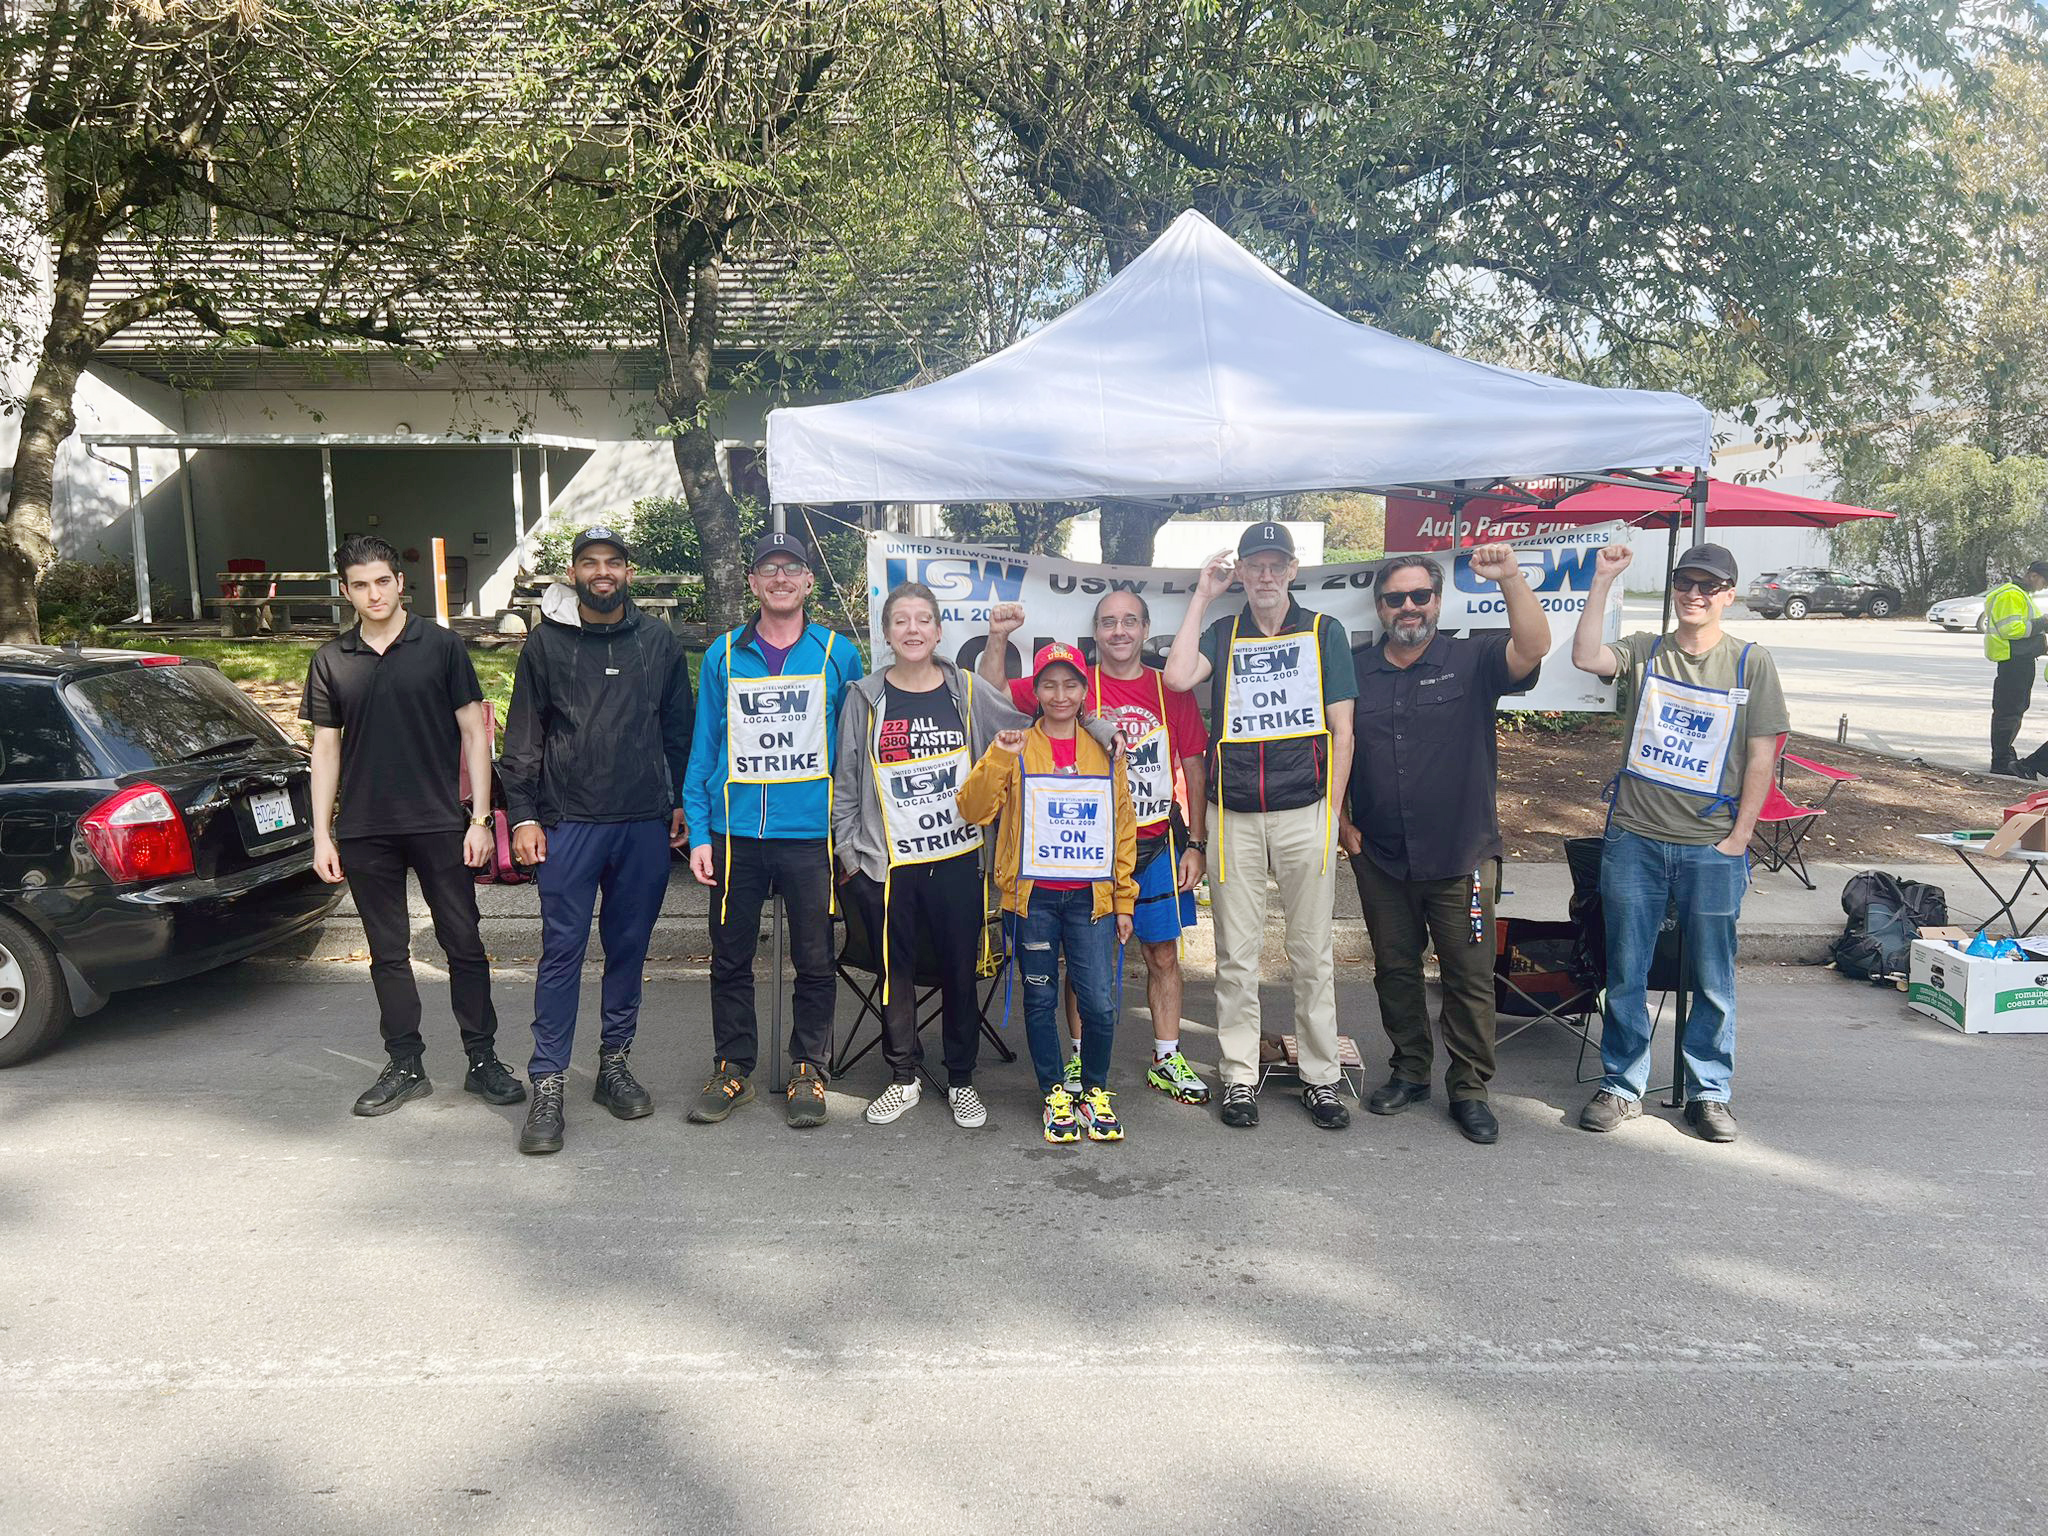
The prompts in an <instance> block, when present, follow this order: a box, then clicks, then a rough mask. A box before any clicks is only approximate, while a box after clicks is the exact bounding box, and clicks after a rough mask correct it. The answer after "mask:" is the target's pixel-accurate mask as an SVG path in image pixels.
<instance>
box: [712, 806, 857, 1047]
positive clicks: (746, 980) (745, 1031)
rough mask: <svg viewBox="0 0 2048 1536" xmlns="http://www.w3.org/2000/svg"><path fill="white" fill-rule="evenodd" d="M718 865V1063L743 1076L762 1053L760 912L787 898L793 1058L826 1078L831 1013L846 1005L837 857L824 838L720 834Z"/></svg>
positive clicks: (715, 843)
mask: <svg viewBox="0 0 2048 1536" xmlns="http://www.w3.org/2000/svg"><path fill="white" fill-rule="evenodd" d="M728 843H729V844H730V845H731V857H732V870H731V876H730V879H731V884H730V885H728V884H727V878H728V877H727V871H726V855H727V845H728ZM711 867H712V869H713V870H714V871H716V873H717V878H718V883H717V884H716V885H714V886H712V888H711V1038H712V1041H713V1043H714V1047H715V1049H716V1051H717V1055H718V1059H719V1060H720V1061H723V1062H727V1063H729V1064H730V1065H731V1067H732V1070H733V1071H735V1072H737V1073H739V1074H740V1075H741V1076H743V1077H744V1076H748V1075H750V1074H751V1073H752V1072H753V1070H754V1066H755V1063H756V1061H757V1060H758V1058H759V1056H760V1049H761V1046H760V1034H759V1027H758V1025H757V1024H756V1023H755V1019H754V954H755V952H756V951H757V950H759V949H760V947H761V909H762V907H764V906H765V905H767V903H768V900H769V898H770V897H771V896H774V895H780V896H781V897H782V905H783V908H784V910H785V911H787V912H788V914H789V954H790V959H791V960H793V961H794V962H795V963H796V987H795V989H794V991H793V993H792V995H791V997H790V1010H789V1013H790V1024H789V1059H790V1061H791V1062H792V1063H795V1062H806V1061H807V1062H809V1063H810V1064H811V1065H812V1066H813V1067H815V1068H817V1070H818V1072H819V1073H820V1074H821V1075H822V1074H823V1073H824V1071H825V1070H826V1068H827V1067H828V1066H829V1065H830V1064H831V1060H832V1013H833V1010H834V1008H836V1007H837V1006H838V1002H839V978H838V976H836V975H835V974H833V970H832V860H831V858H830V857H829V856H828V855H827V854H826V852H825V839H823V838H822V837H820V838H808V837H803V838H798V837H734V838H725V837H720V836H719V835H718V834H717V833H715V832H714V833H713V834H712V835H711ZM780 984H781V983H780V980H779V979H778V981H777V985H778V986H779V985H780ZM778 1049H779V1046H778Z"/></svg>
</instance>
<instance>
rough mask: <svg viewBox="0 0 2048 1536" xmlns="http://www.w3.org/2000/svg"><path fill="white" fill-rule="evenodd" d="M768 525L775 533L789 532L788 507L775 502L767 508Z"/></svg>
mask: <svg viewBox="0 0 2048 1536" xmlns="http://www.w3.org/2000/svg"><path fill="white" fill-rule="evenodd" d="M768 526H769V527H770V528H771V529H773V530H774V531H775V532H777V533H787V532H789V508H787V507H785V506H784V505H783V504H782V503H781V502H779V501H778V502H775V503H774V504H773V505H771V506H770V507H769V508H768Z"/></svg>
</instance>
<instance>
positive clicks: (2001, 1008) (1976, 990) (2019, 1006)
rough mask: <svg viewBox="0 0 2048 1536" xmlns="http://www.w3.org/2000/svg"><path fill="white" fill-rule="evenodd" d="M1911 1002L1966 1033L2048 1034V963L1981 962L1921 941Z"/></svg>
mask: <svg viewBox="0 0 2048 1536" xmlns="http://www.w3.org/2000/svg"><path fill="white" fill-rule="evenodd" d="M1906 1001H1907V1003H1909V1004H1910V1005H1911V1006H1912V1007H1913V1008H1914V1009H1915V1010H1916V1011H1917V1012H1920V1013H1924V1014H1926V1015H1927V1017H1929V1018H1930V1019H1937V1020H1939V1021H1940V1022H1941V1023H1943V1024H1946V1025H1948V1027H1949V1028H1950V1029H1959V1030H1961V1031H1962V1032H1963V1033H1964V1034H1966V1035H2041V1034H2048V960H1979V959H1977V958H1975V957H1974V956H1971V955H1966V954H1964V953H1963V952H1962V951H1961V950H1959V949H1952V948H1950V947H1949V946H1948V945H1946V944H1939V943H1936V942H1934V941H1933V940H1930V939H1915V940H1914V941H1913V953H1912V957H1911V958H1910V959H1909V960H1908V961H1907V967H1906Z"/></svg>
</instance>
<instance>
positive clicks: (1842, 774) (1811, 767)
mask: <svg viewBox="0 0 2048 1536" xmlns="http://www.w3.org/2000/svg"><path fill="white" fill-rule="evenodd" d="M1782 761H1784V762H1787V763H1790V764H1791V765H1792V766H1793V767H1794V768H1804V769H1805V770H1806V771H1807V772H1808V773H1817V774H1819V775H1820V776H1821V777H1822V778H1824V779H1827V780H1830V781H1831V782H1833V783H1836V784H1847V783H1850V782H1851V781H1853V780H1856V779H1860V778H1862V777H1863V775H1862V774H1860V773H1851V772H1850V771H1849V770H1848V769H1846V768H1830V767H1829V766H1828V765H1827V764H1826V763H1816V762H1814V761H1813V759H1811V758H1807V757H1799V756H1797V755H1795V754H1794V753H1791V752H1787V753H1785V754H1784V755H1783V758H1782Z"/></svg>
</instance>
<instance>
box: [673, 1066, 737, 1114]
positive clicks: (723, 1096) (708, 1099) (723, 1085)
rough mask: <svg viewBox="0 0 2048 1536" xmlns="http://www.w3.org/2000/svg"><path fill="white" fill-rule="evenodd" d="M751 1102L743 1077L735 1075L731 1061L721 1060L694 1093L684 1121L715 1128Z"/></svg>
mask: <svg viewBox="0 0 2048 1536" xmlns="http://www.w3.org/2000/svg"><path fill="white" fill-rule="evenodd" d="M753 1102H754V1085H753V1084H752V1083H750V1082H748V1081H747V1077H746V1074H745V1073H744V1072H735V1071H734V1070H733V1065H732V1063H731V1062H729V1061H721V1062H720V1063H719V1064H718V1069H717V1070H716V1071H715V1072H713V1073H712V1074H711V1076H710V1077H709V1078H707V1079H706V1080H705V1083H704V1086H703V1087H702V1088H701V1089H699V1090H698V1092H697V1102H696V1103H694V1104H692V1105H691V1106H690V1112H689V1114H688V1115H686V1116H685V1117H684V1118H685V1119H688V1120H694V1121H695V1122H696V1123H697V1124H699V1125H716V1124H718V1122H719V1121H721V1120H723V1119H724V1118H725V1117H726V1116H727V1115H729V1114H731V1113H732V1112H733V1111H734V1110H736V1109H738V1108H739V1107H740V1106H741V1105H742V1104H751V1103H753Z"/></svg>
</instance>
